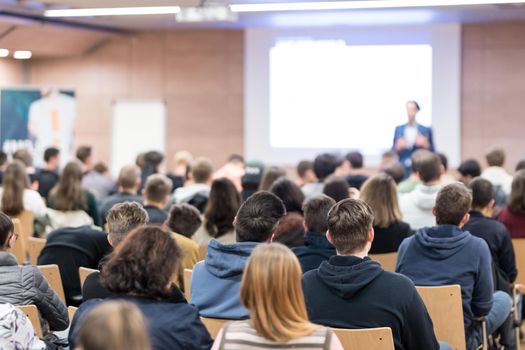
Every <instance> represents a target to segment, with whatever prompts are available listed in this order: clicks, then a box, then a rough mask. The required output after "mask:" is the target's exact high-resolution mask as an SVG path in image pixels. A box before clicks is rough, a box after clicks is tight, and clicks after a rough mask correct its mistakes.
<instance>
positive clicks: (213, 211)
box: [204, 177, 241, 238]
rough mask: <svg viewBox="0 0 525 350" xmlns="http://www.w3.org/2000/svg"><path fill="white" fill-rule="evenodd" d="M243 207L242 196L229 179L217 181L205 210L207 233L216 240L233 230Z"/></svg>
mask: <svg viewBox="0 0 525 350" xmlns="http://www.w3.org/2000/svg"><path fill="white" fill-rule="evenodd" d="M240 206H241V195H240V194H239V192H237V189H236V188H235V185H234V184H233V182H231V181H230V180H228V179H227V178H225V177H223V178H219V179H215V180H214V181H213V182H212V184H211V190H210V196H209V198H208V203H207V204H206V208H205V209H204V218H205V219H206V226H205V227H206V231H208V233H209V234H210V236H212V237H214V238H218V237H221V236H222V235H224V234H225V233H227V232H229V231H231V230H233V220H234V219H235V215H236V214H237V211H238V210H239V207H240Z"/></svg>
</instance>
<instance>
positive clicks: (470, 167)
mask: <svg viewBox="0 0 525 350" xmlns="http://www.w3.org/2000/svg"><path fill="white" fill-rule="evenodd" d="M458 172H459V175H460V177H459V181H461V182H462V183H464V184H465V185H466V186H468V184H469V183H470V181H472V179H474V178H476V177H478V176H480V175H481V165H480V164H479V162H478V161H477V160H475V159H467V160H464V161H462V162H461V164H460V165H459V168H458Z"/></svg>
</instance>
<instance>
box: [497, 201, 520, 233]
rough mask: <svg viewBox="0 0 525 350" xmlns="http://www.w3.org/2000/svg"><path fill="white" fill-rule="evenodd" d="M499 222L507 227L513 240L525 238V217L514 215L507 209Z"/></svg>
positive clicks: (518, 214)
mask: <svg viewBox="0 0 525 350" xmlns="http://www.w3.org/2000/svg"><path fill="white" fill-rule="evenodd" d="M499 221H500V222H501V223H502V224H503V225H505V226H506V227H507V230H509V232H510V236H511V237H512V238H525V215H523V214H520V213H513V212H512V211H510V210H509V208H505V209H504V210H503V212H502V213H501V214H500V216H499Z"/></svg>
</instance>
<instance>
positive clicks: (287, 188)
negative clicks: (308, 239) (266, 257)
mask: <svg viewBox="0 0 525 350" xmlns="http://www.w3.org/2000/svg"><path fill="white" fill-rule="evenodd" d="M269 191H270V192H271V193H273V194H275V195H276V196H277V197H279V198H280V199H281V200H282V201H283V204H284V207H285V208H286V215H285V216H284V217H283V218H282V219H281V220H280V221H279V225H278V226H277V229H276V230H275V231H274V235H273V242H279V243H282V244H284V245H286V246H287V247H289V248H293V247H299V246H302V245H304V225H303V221H304V219H303V201H304V194H303V192H302V191H301V188H299V186H298V185H296V184H295V182H293V181H292V180H290V179H288V178H286V177H284V176H283V177H280V178H278V179H277V180H276V181H274V183H273V184H272V186H271V187H270V190H269Z"/></svg>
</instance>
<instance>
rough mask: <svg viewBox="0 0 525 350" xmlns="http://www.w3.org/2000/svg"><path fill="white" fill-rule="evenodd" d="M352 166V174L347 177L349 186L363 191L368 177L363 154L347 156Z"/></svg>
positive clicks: (355, 153) (357, 153) (352, 153)
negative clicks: (362, 187) (364, 167)
mask: <svg viewBox="0 0 525 350" xmlns="http://www.w3.org/2000/svg"><path fill="white" fill-rule="evenodd" d="M345 158H346V160H347V161H348V163H349V164H350V174H349V175H347V176H346V181H347V182H348V186H350V187H353V188H357V189H358V190H359V189H361V186H362V185H363V184H364V183H365V181H366V179H368V176H367V175H366V174H365V172H364V170H363V155H362V154H361V152H350V153H348V154H347V155H346V156H345Z"/></svg>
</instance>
